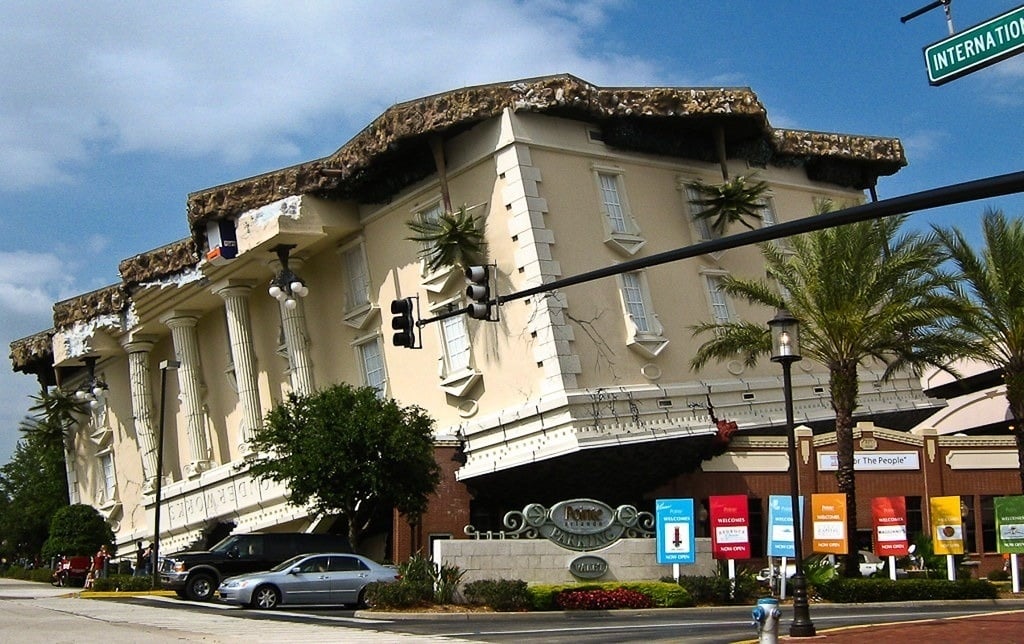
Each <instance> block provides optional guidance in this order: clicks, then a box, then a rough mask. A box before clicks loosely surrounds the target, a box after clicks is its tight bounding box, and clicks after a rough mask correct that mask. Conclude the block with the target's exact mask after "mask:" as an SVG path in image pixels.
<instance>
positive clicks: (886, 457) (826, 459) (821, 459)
mask: <svg viewBox="0 0 1024 644" xmlns="http://www.w3.org/2000/svg"><path fill="white" fill-rule="evenodd" d="M838 469H839V456H838V455H837V454H836V453H835V452H818V471H819V472H834V471H836V470H838ZM853 469H854V471H855V472H863V471H870V470H919V469H921V459H920V458H919V457H918V454H917V452H855V453H854V455H853Z"/></svg>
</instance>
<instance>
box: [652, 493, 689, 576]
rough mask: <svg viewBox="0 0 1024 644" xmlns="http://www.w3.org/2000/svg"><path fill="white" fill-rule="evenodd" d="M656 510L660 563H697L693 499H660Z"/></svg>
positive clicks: (655, 506)
mask: <svg viewBox="0 0 1024 644" xmlns="http://www.w3.org/2000/svg"><path fill="white" fill-rule="evenodd" d="M654 510H655V520H656V522H657V524H658V532H657V535H658V563H659V564H692V563H695V562H696V561H697V549H696V547H695V543H696V541H695V539H694V530H693V499H658V500H657V501H656V502H655V504H654Z"/></svg>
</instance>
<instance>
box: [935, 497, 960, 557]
mask: <svg viewBox="0 0 1024 644" xmlns="http://www.w3.org/2000/svg"><path fill="white" fill-rule="evenodd" d="M928 507H929V508H930V509H931V516H932V549H933V550H934V551H935V554H937V555H962V554H964V526H963V519H962V517H961V516H960V497H958V496H936V497H932V498H931V499H929V500H928Z"/></svg>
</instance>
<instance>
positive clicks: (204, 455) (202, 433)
mask: <svg viewBox="0 0 1024 644" xmlns="http://www.w3.org/2000/svg"><path fill="white" fill-rule="evenodd" d="M160 321H161V322H162V323H164V324H165V325H167V327H168V328H169V329H170V330H171V337H172V338H173V339H174V353H175V356H176V358H177V360H178V361H179V362H180V363H181V366H180V367H178V391H179V392H180V393H179V395H178V396H179V400H180V401H181V404H182V407H183V408H184V411H185V423H186V429H187V432H188V445H189V450H190V456H191V461H190V462H189V463H188V464H187V465H185V467H184V471H183V472H182V474H183V475H184V476H185V477H186V478H192V477H196V476H199V474H201V473H202V472H203V471H205V470H208V469H210V466H211V465H212V461H211V452H210V441H209V439H208V438H207V428H206V414H205V413H204V412H203V400H202V371H201V368H200V366H201V362H200V359H199V337H198V335H197V334H196V323H197V322H198V321H199V317H198V315H197V314H192V313H185V312H180V311H176V312H173V313H171V314H170V315H167V316H165V317H163V318H161V319H160Z"/></svg>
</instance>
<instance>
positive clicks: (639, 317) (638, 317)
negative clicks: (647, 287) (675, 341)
mask: <svg viewBox="0 0 1024 644" xmlns="http://www.w3.org/2000/svg"><path fill="white" fill-rule="evenodd" d="M622 299H623V300H625V302H626V311H628V312H629V315H630V317H632V318H633V324H635V325H636V330H637V331H639V332H640V333H647V332H649V331H650V330H651V325H650V324H649V323H648V322H647V305H646V304H644V293H643V289H642V288H641V287H640V275H639V274H638V273H623V274H622Z"/></svg>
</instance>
